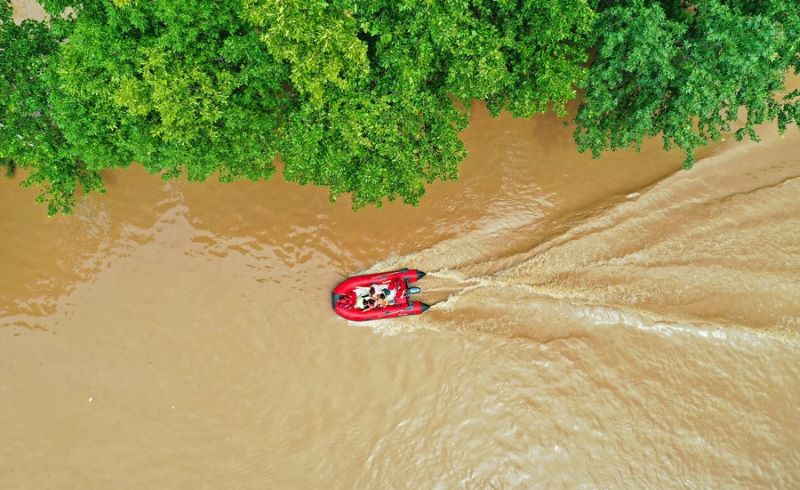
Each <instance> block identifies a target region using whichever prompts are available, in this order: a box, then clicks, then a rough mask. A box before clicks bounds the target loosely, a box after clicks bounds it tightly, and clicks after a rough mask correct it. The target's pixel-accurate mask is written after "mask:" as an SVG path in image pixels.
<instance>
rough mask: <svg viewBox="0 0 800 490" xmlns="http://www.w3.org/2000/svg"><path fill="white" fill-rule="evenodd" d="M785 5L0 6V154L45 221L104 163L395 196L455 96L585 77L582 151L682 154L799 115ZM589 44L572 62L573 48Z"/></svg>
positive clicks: (537, 101)
mask: <svg viewBox="0 0 800 490" xmlns="http://www.w3.org/2000/svg"><path fill="white" fill-rule="evenodd" d="M799 1H800V0H790V1H779V0H765V1H761V2H754V1H748V0H703V1H701V2H684V1H681V0H662V1H655V0H621V1H607V0H392V1H388V0H217V1H214V2H208V1H205V0H183V1H180V2H176V1H174V0H82V1H81V2H75V1H73V0H42V3H43V5H44V6H45V8H46V9H47V11H48V12H49V13H50V14H51V16H52V17H51V20H49V21H46V22H45V21H26V22H23V23H22V24H21V25H17V24H15V23H14V22H13V21H12V20H11V9H10V5H9V2H8V0H0V23H2V24H1V25H0V117H2V123H0V124H1V125H0V162H2V163H3V164H4V165H6V166H7V168H8V169H13V168H15V167H17V166H18V167H22V168H25V169H27V170H28V172H29V173H28V177H27V179H26V180H25V183H26V184H35V185H40V186H41V187H42V190H43V192H42V194H41V196H40V199H42V200H45V201H47V202H48V203H49V211H50V213H54V212H58V211H66V212H68V211H69V210H70V209H71V207H72V205H73V203H74V196H75V194H76V192H77V191H78V190H79V189H83V190H84V191H90V190H102V188H103V187H102V180H101V178H100V175H101V172H102V171H103V170H104V169H109V168H120V167H126V166H128V165H129V164H130V163H131V162H133V161H136V162H140V163H141V164H142V165H144V166H145V168H147V169H148V170H149V171H150V172H153V173H158V174H161V175H162V176H163V177H164V178H174V177H178V176H181V175H186V176H188V178H189V179H191V180H203V179H206V178H208V177H209V176H211V175H213V174H216V175H218V176H219V177H220V178H221V179H222V180H224V181H229V180H233V179H237V178H248V179H251V180H258V179H264V178H269V177H270V176H271V175H272V174H273V173H274V172H275V166H274V161H275V158H276V156H280V158H281V160H282V161H283V175H284V177H285V178H286V179H288V180H290V181H293V182H298V183H301V184H309V183H310V184H316V185H321V186H326V187H328V188H329V190H330V196H331V199H336V198H337V196H339V195H341V194H349V195H351V196H352V199H353V205H354V206H355V207H361V206H365V205H370V204H371V205H378V206H380V205H381V204H382V203H383V202H384V201H385V200H387V199H388V200H394V199H401V200H403V201H404V202H406V203H412V204H416V203H417V202H419V199H420V198H421V197H422V196H423V194H424V192H425V187H426V185H428V184H430V183H432V182H434V181H436V180H441V179H454V178H456V177H457V175H458V165H459V163H460V162H461V161H462V160H463V158H464V156H465V154H466V151H465V149H464V146H463V144H462V143H461V141H460V140H459V138H458V133H459V131H461V130H462V129H463V128H465V127H466V125H467V122H468V118H469V107H470V105H471V103H472V101H473V100H476V99H477V100H483V101H485V102H486V104H487V106H488V107H489V109H490V111H491V112H492V114H495V115H497V114H498V113H500V112H501V111H503V110H506V111H509V112H510V113H511V114H513V115H514V116H517V117H530V116H532V115H533V114H536V113H539V112H544V111H546V110H548V109H552V110H554V111H555V112H557V113H559V114H562V115H563V114H565V113H566V110H565V105H566V103H567V102H568V101H570V100H572V99H573V98H575V96H576V92H575V90H576V87H580V86H582V84H585V87H586V96H585V99H584V102H583V104H582V105H581V108H580V110H579V112H578V115H577V124H578V126H577V130H576V133H575V138H576V141H577V142H578V147H579V149H580V150H581V151H583V150H587V149H588V150H591V151H592V152H593V153H594V154H595V155H599V154H600V153H601V152H602V151H604V150H608V149H616V148H623V147H628V146H635V147H638V145H639V144H640V143H641V142H642V140H643V139H644V138H647V137H651V136H655V135H658V134H661V135H662V137H663V138H664V142H665V146H667V147H670V146H672V145H677V146H679V147H680V148H682V149H684V150H685V151H686V152H687V155H688V158H687V163H691V161H692V160H691V159H692V154H693V151H694V150H695V149H696V148H698V147H700V146H701V145H703V144H705V143H706V142H707V141H708V140H710V139H711V140H713V139H719V138H720V137H721V136H722V134H723V133H724V132H726V131H729V130H730V129H731V126H732V125H733V124H735V121H736V119H737V114H738V113H739V111H740V109H741V108H744V110H745V111H746V119H745V121H744V122H743V123H742V127H741V128H739V129H738V131H737V133H736V134H737V137H739V138H741V137H744V136H750V137H752V138H756V137H757V136H756V134H755V132H754V127H755V125H757V124H759V123H761V122H763V121H767V120H776V121H777V122H778V125H779V127H780V128H781V129H785V128H786V127H787V125H788V124H790V123H792V122H798V121H800V102H798V99H800V93H798V92H794V93H791V94H787V95H785V96H783V97H782V98H779V97H777V94H778V93H779V92H780V91H781V90H782V89H783V79H784V76H785V74H786V72H787V70H788V69H789V68H790V67H794V69H795V71H798V70H800V54H798V53H799V52H800V45H799V44H798V43H800V17H799V16H800V8H798V7H799V6H798V2H799ZM589 52H592V53H593V57H592V59H591V60H589V58H588V53H589Z"/></svg>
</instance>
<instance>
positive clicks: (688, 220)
mask: <svg viewBox="0 0 800 490" xmlns="http://www.w3.org/2000/svg"><path fill="white" fill-rule="evenodd" d="M762 133H763V134H764V135H765V136H764V141H763V142H762V143H760V144H756V143H739V144H730V143H725V144H722V145H720V146H718V147H715V148H713V149H710V150H708V151H706V152H705V153H704V154H703V155H702V158H701V159H700V161H699V164H698V166H697V167H696V168H695V169H694V170H692V171H690V172H683V171H680V170H679V167H680V162H681V159H682V157H681V155H680V154H678V153H672V152H670V153H667V152H664V151H663V150H661V149H660V148H659V143H658V142H657V141H650V142H648V143H647V144H646V145H645V146H644V149H643V151H642V152H641V153H636V152H618V153H614V154H609V155H607V156H605V157H604V158H603V159H601V160H599V161H595V160H591V159H590V158H589V157H587V156H585V155H579V154H577V153H576V152H575V147H574V143H573V142H572V139H571V129H570V128H569V127H564V126H563V125H562V124H561V123H560V121H558V120H557V119H556V118H555V117H552V116H544V117H536V118H533V119H532V120H514V119H512V118H510V117H509V116H507V115H503V116H502V117H500V118H498V119H492V118H490V117H489V116H488V114H487V113H486V111H485V109H484V108H483V107H481V106H476V107H475V113H474V116H473V118H472V124H471V126H470V127H469V129H467V130H466V131H465V132H464V133H463V139H464V141H465V143H466V145H467V147H468V149H469V151H470V156H469V158H468V159H467V160H466V161H465V162H464V164H463V166H462V170H461V178H460V180H459V181H458V182H451V183H437V184H435V185H433V186H431V188H430V191H429V193H428V195H427V197H426V198H425V199H424V201H423V202H422V205H421V206H420V207H418V208H410V207H406V206H402V205H399V204H389V205H387V206H386V207H385V208H384V209H380V210H376V209H368V210H364V211H359V212H353V211H351V210H350V208H349V205H348V203H347V202H344V201H346V200H344V201H343V202H339V203H336V204H330V203H328V201H327V194H326V191H325V190H324V189H317V188H313V187H299V186H296V185H293V184H287V183H285V182H283V181H282V180H280V178H276V179H273V180H272V181H270V182H266V183H256V184H253V183H234V184H226V185H221V184H217V183H214V182H207V183H204V184H189V183H186V182H181V181H172V182H163V181H161V180H160V179H159V178H158V177H154V176H150V175H147V174H146V173H145V172H144V171H143V170H141V169H140V168H137V167H135V166H134V167H132V168H131V169H129V170H126V171H118V172H117V171H115V172H110V173H108V174H106V181H107V183H108V193H107V194H106V195H92V196H90V197H88V198H87V199H85V200H82V201H81V202H80V204H79V205H78V207H77V209H76V212H75V214H74V215H73V216H69V217H64V216H59V217H55V218H47V217H46V216H45V209H44V208H43V207H42V206H41V205H37V204H35V203H34V202H33V199H34V196H35V191H34V190H31V189H21V188H19V187H18V181H19V179H18V178H17V179H16V180H1V181H0V188H2V191H0V204H2V208H3V209H4V211H5V213H4V219H3V221H2V223H0V236H1V237H2V239H1V240H0V339H1V340H0V359H2V370H0V402H2V413H3V420H2V429H0V433H2V434H3V443H2V445H0V486H2V487H3V488H353V487H356V488H431V487H435V488H452V487H467V488H485V487H500V488H554V487H569V488H575V487H589V488H591V487H602V488H609V487H637V488H642V487H701V488H708V487H722V486H724V487H739V488H754V487H762V486H767V487H785V488H791V487H797V486H798V484H799V483H800V435H799V434H798V432H797V422H798V420H800V409H798V404H800V348H799V347H798V336H797V334H798V331H800V300H799V299H798V298H800V241H799V240H798V239H799V238H800V202H799V200H798V196H800V134H798V131H797V130H796V129H793V130H792V131H790V132H789V133H788V134H787V135H786V136H785V137H784V138H778V137H777V135H775V134H774V131H773V130H771V129H770V128H764V129H763V130H762ZM399 266H410V267H418V268H421V269H423V270H426V271H428V272H429V273H430V274H429V276H428V277H426V278H425V279H424V280H423V281H421V283H420V285H421V286H422V287H423V288H424V289H425V291H424V292H423V293H422V295H421V297H422V298H423V299H425V300H427V301H429V302H431V303H436V304H435V305H434V306H433V308H432V309H431V310H430V311H429V312H428V313H426V314H425V315H422V316H419V317H413V318H405V319H397V320H389V321H384V322H377V323H372V324H356V323H349V322H347V321H344V320H342V319H339V318H337V317H335V316H334V315H333V313H332V312H331V309H330V298H329V292H330V289H331V288H332V287H333V286H335V285H336V283H337V282H338V281H340V280H341V279H342V278H344V277H346V276H348V275H351V274H355V273H358V272H361V271H377V270H383V269H390V268H394V267H399Z"/></svg>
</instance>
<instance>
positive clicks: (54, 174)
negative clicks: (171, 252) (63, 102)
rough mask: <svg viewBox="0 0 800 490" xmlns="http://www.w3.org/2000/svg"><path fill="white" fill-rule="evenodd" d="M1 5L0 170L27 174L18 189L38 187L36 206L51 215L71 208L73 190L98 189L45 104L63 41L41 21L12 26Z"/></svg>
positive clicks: (5, 6)
mask: <svg viewBox="0 0 800 490" xmlns="http://www.w3.org/2000/svg"><path fill="white" fill-rule="evenodd" d="M11 13H12V11H11V5H10V4H9V2H8V1H7V0H5V1H0V165H4V166H5V167H6V173H8V174H12V173H13V172H14V170H15V169H16V168H17V167H20V168H23V169H27V170H29V174H28V176H27V177H26V179H25V180H24V181H23V185H26V186H29V185H37V186H40V187H41V193H40V195H39V196H38V198H37V199H38V200H39V201H44V202H47V203H48V211H49V213H50V214H54V213H56V212H59V211H69V210H71V208H72V203H73V201H74V196H75V193H76V191H77V189H78V188H79V186H80V187H82V188H83V189H84V190H85V191H90V190H102V188H103V187H102V181H101V180H100V177H99V174H98V173H97V172H95V171H92V170H91V169H88V168H87V167H86V166H85V165H84V164H83V162H82V161H81V160H80V158H79V156H78V155H77V154H76V153H75V151H74V148H73V147H72V145H70V144H69V143H68V142H67V141H66V138H65V136H64V134H63V132H62V131H61V129H60V127H59V126H58V124H57V123H56V120H55V114H54V112H53V111H52V109H51V108H50V107H49V104H48V93H49V86H48V74H49V73H50V70H51V68H52V66H53V61H52V60H53V58H54V56H56V53H57V51H58V48H59V43H60V42H62V40H63V38H62V37H60V36H59V34H58V32H57V31H55V30H51V29H50V28H49V27H48V25H47V24H46V23H44V22H41V21H33V20H26V21H24V22H22V23H21V24H20V25H17V24H16V23H15V22H14V21H13V20H12V18H11Z"/></svg>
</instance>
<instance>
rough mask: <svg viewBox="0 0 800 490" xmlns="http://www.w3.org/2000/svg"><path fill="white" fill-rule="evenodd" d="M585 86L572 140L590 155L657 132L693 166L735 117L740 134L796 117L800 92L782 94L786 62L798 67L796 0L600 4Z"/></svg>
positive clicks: (799, 110) (753, 135)
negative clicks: (593, 52) (702, 149)
mask: <svg viewBox="0 0 800 490" xmlns="http://www.w3.org/2000/svg"><path fill="white" fill-rule="evenodd" d="M598 8H599V10H600V14H599V17H598V22H597V27H596V29H595V32H596V33H597V36H596V41H595V46H596V50H597V52H596V58H595V59H594V61H593V63H592V65H591V68H590V71H589V77H588V82H587V92H586V97H585V99H584V101H583V104H582V106H581V108H580V110H579V113H578V115H577V123H578V129H577V131H576V133H575V139H576V141H577V142H578V146H579V148H580V150H581V151H583V150H587V149H588V150H591V151H592V152H593V153H594V154H595V156H597V155H599V154H600V152H601V151H603V150H607V149H612V150H613V149H618V148H624V147H628V146H635V147H637V148H638V146H639V145H640V143H641V142H642V140H643V139H644V138H646V137H650V136H657V135H659V134H661V135H662V137H663V140H664V147H665V148H667V149H669V148H670V147H672V146H673V145H677V146H678V147H680V148H681V149H683V150H684V151H685V152H686V153H687V158H686V161H685V166H687V167H689V166H691V165H692V163H693V154H694V150H695V149H697V148H699V147H700V146H702V145H704V144H706V143H708V142H709V141H710V140H715V141H716V140H719V139H720V138H721V137H722V134H723V133H724V132H728V131H731V124H732V123H734V122H735V121H736V120H737V118H738V113H739V110H740V108H744V109H745V111H746V116H745V119H744V121H743V123H742V125H741V127H740V128H739V129H737V131H736V138H737V139H739V140H741V139H742V138H743V137H744V136H749V137H751V138H753V139H756V140H757V138H758V137H757V135H756V133H755V130H754V127H755V126H756V125H758V124H761V123H763V122H765V121H777V122H778V126H779V129H780V130H781V131H783V130H785V129H786V126H787V124H789V123H790V122H792V121H794V122H795V123H800V91H793V92H791V93H789V94H786V95H785V96H783V97H782V98H779V97H778V94H779V93H780V91H782V90H783V89H784V79H785V77H786V74H787V71H788V70H789V68H790V67H794V71H795V72H800V2H798V1H797V0H789V1H787V0H762V1H758V2H754V1H746V0H703V1H699V2H683V1H677V0H673V1H661V2H656V1H645V0H630V1H618V2H601V5H600V6H599V7H598Z"/></svg>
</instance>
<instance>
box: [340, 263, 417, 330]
mask: <svg viewBox="0 0 800 490" xmlns="http://www.w3.org/2000/svg"><path fill="white" fill-rule="evenodd" d="M423 277H425V273H424V272H422V271H418V270H416V269H401V270H399V271H394V272H378V273H377V274H367V275H364V276H355V277H351V278H350V279H347V280H346V281H344V282H342V283H341V284H339V285H338V286H336V288H335V289H334V290H333V293H332V294H331V301H332V303H333V311H335V312H336V313H337V314H339V315H340V316H343V317H345V318H347V319H348V320H355V321H357V322H363V321H365V320H379V319H383V318H394V317H396V316H405V315H419V314H420V313H422V312H424V311H425V310H427V309H428V308H430V306H428V305H426V304H425V303H420V302H419V301H411V298H410V295H411V294H412V293H416V292H419V288H415V287H411V286H409V283H410V282H414V281H416V280H418V279H422V278H423Z"/></svg>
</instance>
